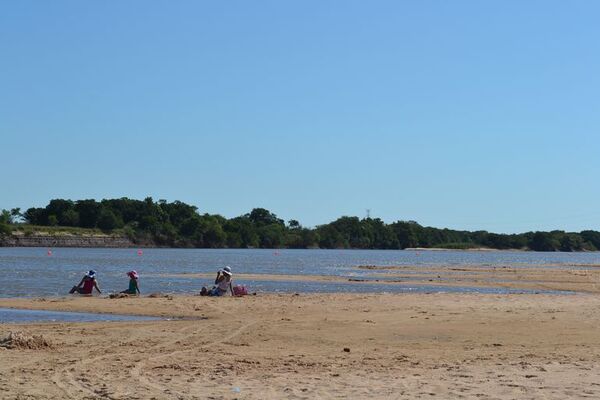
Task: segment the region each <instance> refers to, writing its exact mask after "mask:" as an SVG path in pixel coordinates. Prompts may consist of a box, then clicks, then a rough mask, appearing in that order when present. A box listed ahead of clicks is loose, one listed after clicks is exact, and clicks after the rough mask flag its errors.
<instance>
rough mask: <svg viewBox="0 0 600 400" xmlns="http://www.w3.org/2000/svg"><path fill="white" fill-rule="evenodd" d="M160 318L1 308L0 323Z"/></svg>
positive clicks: (145, 319)
mask: <svg viewBox="0 0 600 400" xmlns="http://www.w3.org/2000/svg"><path fill="white" fill-rule="evenodd" d="M158 319H160V318H154V317H144V316H137V315H117V314H99V313H81V312H63V311H41V310H16V309H12V308H0V324H6V323H15V324H19V323H26V322H98V321H155V320H158Z"/></svg>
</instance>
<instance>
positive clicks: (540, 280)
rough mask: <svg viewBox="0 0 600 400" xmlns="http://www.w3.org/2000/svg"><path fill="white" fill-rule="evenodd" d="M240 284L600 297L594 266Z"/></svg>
mask: <svg viewBox="0 0 600 400" xmlns="http://www.w3.org/2000/svg"><path fill="white" fill-rule="evenodd" d="M157 276H160V277H166V278H187V279H198V282H199V283H198V285H199V287H200V286H201V283H202V282H208V281H210V280H211V279H213V278H214V275H213V274H200V273H198V274H161V275H157ZM236 279H240V280H251V281H252V280H258V281H260V280H268V281H274V282H282V281H285V282H337V283H352V284H357V285H373V284H377V285H382V284H386V285H395V286H398V285H400V286H438V287H439V286H451V287H457V286H462V287H474V288H478V287H480V288H507V289H525V290H540V291H548V290H550V291H574V292H578V293H600V268H599V266H598V265H595V264H594V265H545V266H535V267H526V266H520V267H509V266H506V267H490V266H483V265H482V266H469V267H452V266H440V267H423V266H361V267H357V268H356V274H355V275H354V276H348V277H344V276H331V275H278V274H236Z"/></svg>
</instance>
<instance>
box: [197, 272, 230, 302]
mask: <svg viewBox="0 0 600 400" xmlns="http://www.w3.org/2000/svg"><path fill="white" fill-rule="evenodd" d="M232 276H233V275H232V273H231V267H229V266H227V267H225V268H223V269H222V270H220V271H218V272H217V278H216V279H215V286H213V287H212V289H210V290H208V289H207V288H206V287H203V288H202V290H201V291H200V295H201V296H224V295H226V294H227V292H228V291H229V293H231V295H232V296H233V286H232V280H231V278H232Z"/></svg>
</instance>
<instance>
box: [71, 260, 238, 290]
mask: <svg viewBox="0 0 600 400" xmlns="http://www.w3.org/2000/svg"><path fill="white" fill-rule="evenodd" d="M127 276H128V277H129V287H128V288H127V289H126V290H123V291H122V292H121V293H123V294H128V295H134V296H135V295H138V294H141V292H140V286H139V284H138V279H139V274H138V273H137V271H135V270H131V271H129V272H127ZM232 277H233V274H232V273H231V267H224V268H223V269H221V270H219V271H218V272H217V277H216V279H215V284H214V286H213V287H212V288H210V289H208V288H207V287H205V286H204V287H202V290H201V291H200V296H224V295H226V294H227V292H229V293H231V295H232V296H233V295H234V294H235V293H234V289H233V283H232ZM94 289H96V291H97V292H98V293H100V294H101V293H102V291H101V290H100V287H99V286H98V280H97V279H96V271H94V270H93V269H92V270H89V271H88V272H87V273H86V274H85V275H84V277H83V278H81V281H79V283H78V284H77V285H75V286H73V287H72V288H71V290H70V291H69V293H70V294H74V293H77V294H83V295H92V294H93V291H94Z"/></svg>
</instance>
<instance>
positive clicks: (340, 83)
mask: <svg viewBox="0 0 600 400" xmlns="http://www.w3.org/2000/svg"><path fill="white" fill-rule="evenodd" d="M599 12H600V3H598V2H593V1H573V2H564V1H526V2H523V1H485V2H482V1H452V2H448V1H441V0H439V1H371V2H365V1H285V2H282V1H256V2H248V1H226V2H223V1H212V2H208V1H177V2H170V1H126V2H118V1H103V2H100V1H97V2H81V1H58V0H56V1H52V2H48V1H18V2H16V1H15V2H4V3H3V5H2V7H1V9H0V57H1V58H0V140H1V141H0V146H1V148H2V156H1V157H0V163H1V167H2V171H3V173H2V189H1V190H0V208H12V207H22V208H26V207H29V206H44V205H45V204H47V201H48V200H49V199H51V198H71V199H82V198H96V199H101V198H113V197H123V196H126V197H131V198H139V199H142V198H144V197H146V196H152V197H154V198H155V199H167V200H170V201H172V200H181V201H184V202H187V203H191V204H194V205H197V206H198V207H199V209H200V211H201V212H210V213H220V214H222V215H224V216H227V217H233V216H237V215H240V214H243V213H245V212H248V211H249V210H250V209H251V208H253V207H265V208H268V209H270V210H272V211H273V212H275V213H276V214H278V215H279V216H280V217H282V218H285V219H290V218H296V219H298V220H300V222H301V223H303V224H305V225H307V226H313V225H317V224H321V223H326V222H329V221H331V220H333V219H335V218H337V217H339V216H341V215H358V216H361V217H362V216H364V215H365V213H366V211H365V210H366V209H370V210H371V215H372V216H375V217H380V218H382V219H383V220H385V221H387V222H392V221H395V220H398V219H401V220H409V219H410V220H416V221H418V222H420V223H422V224H424V225H432V226H437V227H450V228H457V229H470V230H475V229H486V230H490V231H497V232H522V231H527V230H538V229H540V230H549V229H565V230H577V231H578V230H581V229H587V228H592V229H600V208H599V205H600V202H599V201H598V200H599V199H600V185H599V184H598V175H599V172H600V161H599V155H598V150H600V132H599V129H598V128H599V127H600V95H599V93H600V78H599V76H600V74H599V73H598V71H600V41H599V40H598V38H599V37H600V24H598V23H597V16H598V15H599Z"/></svg>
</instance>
